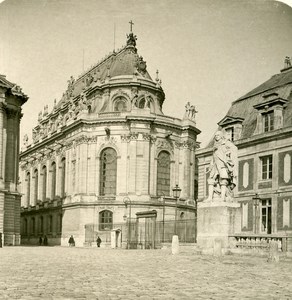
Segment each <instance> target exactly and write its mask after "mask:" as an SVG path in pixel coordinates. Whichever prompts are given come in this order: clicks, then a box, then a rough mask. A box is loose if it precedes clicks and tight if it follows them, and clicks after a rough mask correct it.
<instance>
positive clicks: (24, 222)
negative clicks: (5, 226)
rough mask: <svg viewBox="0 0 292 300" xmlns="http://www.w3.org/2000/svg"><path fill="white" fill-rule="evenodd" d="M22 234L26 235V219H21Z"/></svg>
mask: <svg viewBox="0 0 292 300" xmlns="http://www.w3.org/2000/svg"><path fill="white" fill-rule="evenodd" d="M23 235H27V219H24V220H23Z"/></svg>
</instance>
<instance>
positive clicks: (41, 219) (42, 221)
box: [39, 216, 44, 233]
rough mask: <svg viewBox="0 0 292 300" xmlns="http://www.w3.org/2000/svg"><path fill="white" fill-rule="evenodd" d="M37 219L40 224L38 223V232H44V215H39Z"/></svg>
mask: <svg viewBox="0 0 292 300" xmlns="http://www.w3.org/2000/svg"><path fill="white" fill-rule="evenodd" d="M39 220H40V224H39V233H43V232H44V217H43V216H41V217H40V218H39Z"/></svg>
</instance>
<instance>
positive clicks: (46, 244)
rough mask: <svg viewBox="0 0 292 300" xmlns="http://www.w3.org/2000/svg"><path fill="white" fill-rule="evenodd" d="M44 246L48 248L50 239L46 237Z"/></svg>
mask: <svg viewBox="0 0 292 300" xmlns="http://www.w3.org/2000/svg"><path fill="white" fill-rule="evenodd" d="M44 246H48V238H47V236H46V235H45V237H44Z"/></svg>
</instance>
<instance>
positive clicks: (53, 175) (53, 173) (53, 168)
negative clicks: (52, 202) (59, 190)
mask: <svg viewBox="0 0 292 300" xmlns="http://www.w3.org/2000/svg"><path fill="white" fill-rule="evenodd" d="M51 178H52V181H51V189H52V190H51V199H54V198H55V197H56V163H55V162H52V165H51Z"/></svg>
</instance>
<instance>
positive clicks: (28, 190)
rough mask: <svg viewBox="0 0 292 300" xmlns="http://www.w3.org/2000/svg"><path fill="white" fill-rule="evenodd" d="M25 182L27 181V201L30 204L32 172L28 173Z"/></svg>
mask: <svg viewBox="0 0 292 300" xmlns="http://www.w3.org/2000/svg"><path fill="white" fill-rule="evenodd" d="M25 182H26V201H27V206H28V205H29V204H30V172H27V173H26V176H25Z"/></svg>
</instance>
